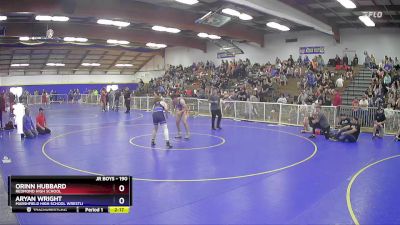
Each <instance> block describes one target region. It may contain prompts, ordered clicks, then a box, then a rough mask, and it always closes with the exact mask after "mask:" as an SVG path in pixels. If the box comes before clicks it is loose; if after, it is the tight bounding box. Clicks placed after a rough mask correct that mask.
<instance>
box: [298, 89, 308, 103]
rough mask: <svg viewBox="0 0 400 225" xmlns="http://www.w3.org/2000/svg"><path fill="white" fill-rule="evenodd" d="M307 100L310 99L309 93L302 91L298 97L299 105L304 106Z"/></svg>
mask: <svg viewBox="0 0 400 225" xmlns="http://www.w3.org/2000/svg"><path fill="white" fill-rule="evenodd" d="M307 98H308V95H307V93H306V92H305V91H304V90H302V91H301V93H300V95H299V96H298V97H297V104H299V105H304V104H305V103H306V100H307Z"/></svg>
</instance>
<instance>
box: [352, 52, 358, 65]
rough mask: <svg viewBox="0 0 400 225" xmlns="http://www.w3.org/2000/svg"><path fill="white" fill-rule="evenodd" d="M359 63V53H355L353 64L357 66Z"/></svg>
mask: <svg viewBox="0 0 400 225" xmlns="http://www.w3.org/2000/svg"><path fill="white" fill-rule="evenodd" d="M357 65H358V56H357V54H355V55H354V58H353V66H357Z"/></svg>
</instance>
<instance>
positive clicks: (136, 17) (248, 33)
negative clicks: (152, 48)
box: [0, 0, 264, 46]
mask: <svg viewBox="0 0 400 225" xmlns="http://www.w3.org/2000/svg"><path fill="white" fill-rule="evenodd" d="M21 1H22V2H21ZM21 1H18V4H16V3H15V1H5V2H2V5H1V7H0V13H10V12H31V13H46V14H69V15H70V16H75V17H94V18H108V19H113V18H118V19H120V20H126V21H135V22H139V23H146V24H149V25H162V26H168V27H176V28H179V29H181V30H191V31H195V32H206V33H210V34H216V35H219V36H225V37H230V38H234V39H241V40H245V41H249V42H255V43H257V44H259V45H260V46H263V45H264V33H263V32H261V31H257V30H254V29H251V28H250V27H248V26H245V25H241V24H237V23H232V22H231V23H229V24H227V25H224V26H223V27H220V28H217V27H212V26H208V25H202V24H196V23H195V20H197V19H198V18H200V17H201V16H203V15H199V14H194V13H191V12H188V11H185V10H179V9H174V8H169V7H163V6H155V5H152V4H148V3H143V2H135V1H117V3H116V0H79V1H74V4H70V5H68V4H67V7H66V6H65V3H63V2H66V1H61V0H41V1H37V0H36V1H35V0H21ZM20 2H21V3H20ZM66 8H68V10H66ZM109 29H111V28H109V27H107V29H103V30H109ZM176 36H179V34H178V35H176ZM191 40H192V41H194V40H197V39H194V38H192V39H191Z"/></svg>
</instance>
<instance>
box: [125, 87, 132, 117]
mask: <svg viewBox="0 0 400 225" xmlns="http://www.w3.org/2000/svg"><path fill="white" fill-rule="evenodd" d="M124 101H125V107H126V111H125V113H130V111H131V91H130V90H129V87H126V88H125V91H124Z"/></svg>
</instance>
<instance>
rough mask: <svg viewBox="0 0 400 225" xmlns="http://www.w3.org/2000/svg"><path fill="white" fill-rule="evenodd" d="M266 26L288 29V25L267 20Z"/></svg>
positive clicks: (282, 29)
mask: <svg viewBox="0 0 400 225" xmlns="http://www.w3.org/2000/svg"><path fill="white" fill-rule="evenodd" d="M267 26H268V27H271V28H274V29H277V30H280V31H289V30H290V28H289V27H287V26H284V25H281V24H279V23H275V22H269V23H267Z"/></svg>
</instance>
